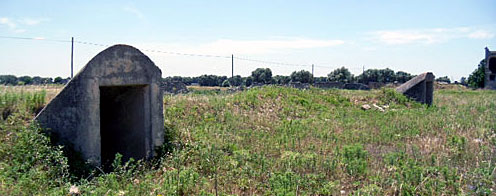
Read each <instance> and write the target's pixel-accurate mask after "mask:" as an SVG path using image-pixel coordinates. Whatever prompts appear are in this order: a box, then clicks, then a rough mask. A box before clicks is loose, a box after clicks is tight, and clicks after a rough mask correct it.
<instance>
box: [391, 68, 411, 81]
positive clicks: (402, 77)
mask: <svg viewBox="0 0 496 196" xmlns="http://www.w3.org/2000/svg"><path fill="white" fill-rule="evenodd" d="M412 78H413V76H412V74H409V73H406V72H404V71H398V72H396V76H395V81H398V82H399V83H405V82H407V81H408V80H411V79H412Z"/></svg>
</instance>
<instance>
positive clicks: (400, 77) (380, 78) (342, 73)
mask: <svg viewBox="0 0 496 196" xmlns="http://www.w3.org/2000/svg"><path fill="white" fill-rule="evenodd" d="M413 77H414V75H411V74H409V73H406V72H403V71H398V72H394V71H393V70H391V69H389V68H386V69H367V70H365V71H364V72H363V73H362V74H360V75H358V76H354V75H353V74H351V72H350V71H349V70H348V69H347V68H345V67H341V68H337V69H335V70H334V71H332V72H331V73H329V74H328V75H327V78H328V80H329V81H331V82H343V83H353V82H359V83H363V84H368V83H370V82H379V83H393V82H399V83H404V82H406V81H408V80H410V79H412V78H413Z"/></svg>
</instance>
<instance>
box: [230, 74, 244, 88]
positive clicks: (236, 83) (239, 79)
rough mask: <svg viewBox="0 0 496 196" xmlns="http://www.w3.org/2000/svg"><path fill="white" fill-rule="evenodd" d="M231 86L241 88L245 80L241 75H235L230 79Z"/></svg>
mask: <svg viewBox="0 0 496 196" xmlns="http://www.w3.org/2000/svg"><path fill="white" fill-rule="evenodd" d="M228 80H229V84H230V85H232V86H241V85H242V84H243V78H242V77H241V76H240V75H235V76H234V77H231V78H229V79H228Z"/></svg>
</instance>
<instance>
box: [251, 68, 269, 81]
mask: <svg viewBox="0 0 496 196" xmlns="http://www.w3.org/2000/svg"><path fill="white" fill-rule="evenodd" d="M251 77H252V78H253V82H257V83H264V84H270V82H271V81H272V71H271V70H270V69H269V68H257V69H256V70H255V71H253V72H251Z"/></svg>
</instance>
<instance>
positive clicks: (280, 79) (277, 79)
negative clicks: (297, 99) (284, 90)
mask: <svg viewBox="0 0 496 196" xmlns="http://www.w3.org/2000/svg"><path fill="white" fill-rule="evenodd" d="M273 78H274V82H275V83H276V84H289V82H290V81H291V77H289V76H281V75H277V76H274V77H273Z"/></svg>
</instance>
